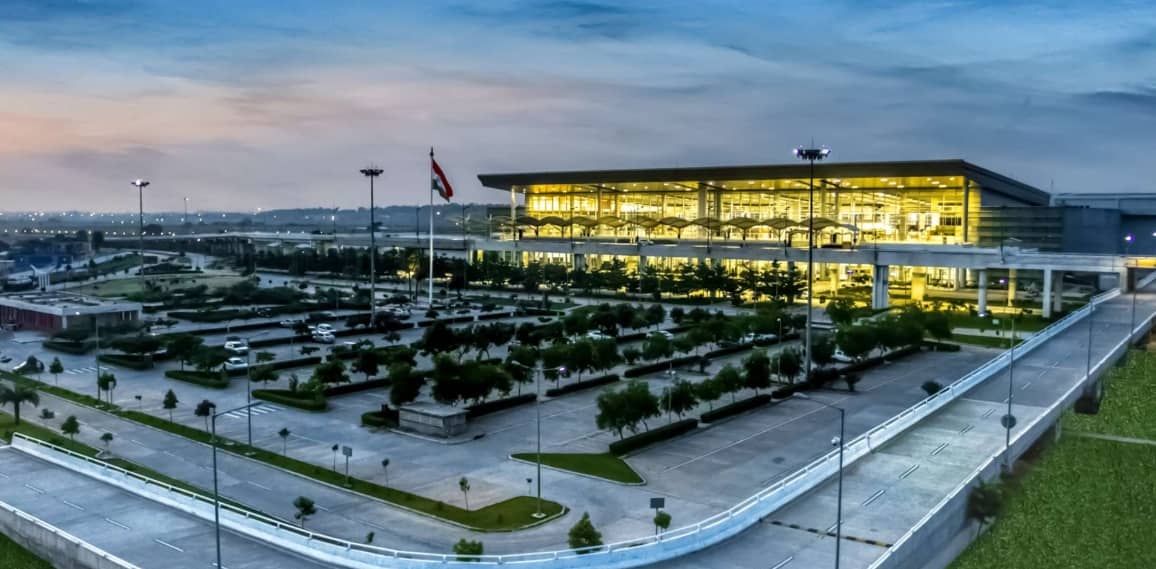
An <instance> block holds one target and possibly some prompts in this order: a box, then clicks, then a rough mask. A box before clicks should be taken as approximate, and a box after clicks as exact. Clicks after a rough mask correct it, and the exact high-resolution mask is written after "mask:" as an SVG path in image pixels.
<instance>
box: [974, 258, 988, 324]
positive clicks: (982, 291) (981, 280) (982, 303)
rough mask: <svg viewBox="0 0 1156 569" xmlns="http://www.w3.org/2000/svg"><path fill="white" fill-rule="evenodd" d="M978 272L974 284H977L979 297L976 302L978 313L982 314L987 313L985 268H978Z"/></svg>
mask: <svg viewBox="0 0 1156 569" xmlns="http://www.w3.org/2000/svg"><path fill="white" fill-rule="evenodd" d="M978 272H979V276H978V277H977V279H976V284H977V285H978V286H979V297H978V302H977V303H976V304H978V306H977V310H978V311H979V313H980V315H983V314H987V269H980V270H979V271H978Z"/></svg>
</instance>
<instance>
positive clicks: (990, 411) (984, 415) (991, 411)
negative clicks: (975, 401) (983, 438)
mask: <svg viewBox="0 0 1156 569" xmlns="http://www.w3.org/2000/svg"><path fill="white" fill-rule="evenodd" d="M992 413H995V407H992V408H991V409H988V410H987V413H984V414H983V417H982V418H983V419H986V418H988V417H991V414H992Z"/></svg>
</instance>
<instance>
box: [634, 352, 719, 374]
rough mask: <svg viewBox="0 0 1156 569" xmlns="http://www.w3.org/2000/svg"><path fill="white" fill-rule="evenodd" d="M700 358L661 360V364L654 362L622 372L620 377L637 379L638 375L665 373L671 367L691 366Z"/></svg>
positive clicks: (683, 357)
mask: <svg viewBox="0 0 1156 569" xmlns="http://www.w3.org/2000/svg"><path fill="white" fill-rule="evenodd" d="M700 358H702V356H682V357H678V358H674V359H671V360H663V361H661V362H654V363H652V364H646V365H640V366H638V367H632V368H630V369H628V370H626V371H624V372H622V376H623V377H638V376H640V375H646V374H648V373H655V372H659V371H665V370H668V369H670V368H672V367H679V366H684V365H687V364H692V363H695V362H698V360H699V359H700Z"/></svg>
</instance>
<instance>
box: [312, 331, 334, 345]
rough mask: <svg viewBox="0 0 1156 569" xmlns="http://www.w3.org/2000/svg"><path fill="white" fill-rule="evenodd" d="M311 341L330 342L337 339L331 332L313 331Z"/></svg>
mask: <svg viewBox="0 0 1156 569" xmlns="http://www.w3.org/2000/svg"><path fill="white" fill-rule="evenodd" d="M313 341H314V342H318V343H320V344H332V343H334V342H336V341H337V337H336V336H334V335H333V334H331V333H325V332H314V333H313Z"/></svg>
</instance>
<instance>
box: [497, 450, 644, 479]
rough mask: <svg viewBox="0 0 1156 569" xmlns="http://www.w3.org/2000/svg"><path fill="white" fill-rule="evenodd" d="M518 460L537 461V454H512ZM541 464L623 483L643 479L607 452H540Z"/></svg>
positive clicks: (622, 461) (623, 462)
mask: <svg viewBox="0 0 1156 569" xmlns="http://www.w3.org/2000/svg"><path fill="white" fill-rule="evenodd" d="M513 457H514V458H516V459H518V460H524V461H526V462H535V463H536V462H537V457H538V455H537V454H536V453H532V452H522V453H518V454H515V455H513ZM542 464H544V465H546V466H551V467H554V468H557V469H560V470H569V471H570V472H577V473H578V474H585V475H587V476H594V477H596V478H604V479H606V480H610V481H613V482H622V483H624V484H642V483H643V482H645V480H643V479H642V477H641V476H639V475H638V472H635V470H634V469H633V468H631V467H630V465H629V464H627V463H626V461H625V460H622V459H621V458H618V457H617V456H614V455H612V454H609V453H603V454H592V453H590V454H587V453H545V452H544V453H542Z"/></svg>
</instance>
